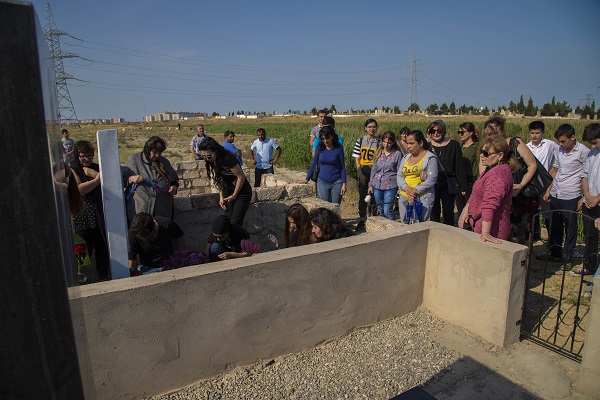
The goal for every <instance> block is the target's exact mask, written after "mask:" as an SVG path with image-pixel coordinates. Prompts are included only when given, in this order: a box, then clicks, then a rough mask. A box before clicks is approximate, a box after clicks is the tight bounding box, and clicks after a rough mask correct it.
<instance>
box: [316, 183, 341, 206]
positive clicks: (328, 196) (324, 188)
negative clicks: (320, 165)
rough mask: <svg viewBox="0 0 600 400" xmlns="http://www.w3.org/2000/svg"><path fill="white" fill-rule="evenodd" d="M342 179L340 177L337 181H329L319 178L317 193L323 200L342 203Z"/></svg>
mask: <svg viewBox="0 0 600 400" xmlns="http://www.w3.org/2000/svg"><path fill="white" fill-rule="evenodd" d="M341 191H342V180H341V179H338V180H337V181H335V182H332V183H329V182H325V181H322V180H321V179H320V178H319V179H317V193H318V197H319V199H321V200H325V201H328V202H330V203H335V204H340V203H341V202H342V194H341V193H340V192H341Z"/></svg>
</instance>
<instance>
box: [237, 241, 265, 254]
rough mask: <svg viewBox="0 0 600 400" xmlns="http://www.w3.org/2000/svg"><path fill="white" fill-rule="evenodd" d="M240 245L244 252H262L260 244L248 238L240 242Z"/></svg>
mask: <svg viewBox="0 0 600 400" xmlns="http://www.w3.org/2000/svg"><path fill="white" fill-rule="evenodd" d="M240 247H241V248H242V251H243V252H246V253H249V254H250V255H252V254H257V253H260V251H261V249H260V245H259V244H254V243H252V242H251V241H250V240H248V239H244V240H242V241H241V242H240Z"/></svg>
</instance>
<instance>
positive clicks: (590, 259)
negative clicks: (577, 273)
mask: <svg viewBox="0 0 600 400" xmlns="http://www.w3.org/2000/svg"><path fill="white" fill-rule="evenodd" d="M582 211H583V215H587V216H588V217H590V218H583V232H584V233H585V258H584V260H583V266H584V267H585V269H587V270H589V271H591V272H595V271H596V270H597V269H598V229H596V227H595V226H594V220H595V219H596V218H600V205H598V206H596V207H593V208H587V207H586V206H585V204H584V205H583V207H582Z"/></svg>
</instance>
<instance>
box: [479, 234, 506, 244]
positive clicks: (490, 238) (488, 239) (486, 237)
mask: <svg viewBox="0 0 600 400" xmlns="http://www.w3.org/2000/svg"><path fill="white" fill-rule="evenodd" d="M481 240H482V241H483V242H491V243H496V244H499V243H502V240H500V239H498V238H495V237H493V236H492V235H490V234H489V233H482V234H481Z"/></svg>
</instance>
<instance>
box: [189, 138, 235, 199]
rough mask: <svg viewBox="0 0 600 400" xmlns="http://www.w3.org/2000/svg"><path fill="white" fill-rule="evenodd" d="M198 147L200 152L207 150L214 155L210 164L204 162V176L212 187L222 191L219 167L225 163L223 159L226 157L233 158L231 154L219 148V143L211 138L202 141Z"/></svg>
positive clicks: (221, 176) (221, 147)
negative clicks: (210, 182)
mask: <svg viewBox="0 0 600 400" xmlns="http://www.w3.org/2000/svg"><path fill="white" fill-rule="evenodd" d="M198 147H199V149H200V150H201V151H202V150H204V151H207V150H208V151H212V152H213V153H215V157H214V158H213V161H212V162H208V161H207V160H205V162H206V175H207V176H208V179H210V180H211V181H212V183H213V185H214V186H215V187H216V188H217V189H222V188H223V175H221V166H222V165H223V163H224V162H225V159H226V158H227V157H233V154H231V153H230V152H229V151H227V150H225V148H224V147H223V146H221V145H220V144H219V143H217V142H216V141H215V140H214V139H212V138H209V139H206V140H203V141H202V142H201V143H200V146H198ZM236 164H237V161H236Z"/></svg>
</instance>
